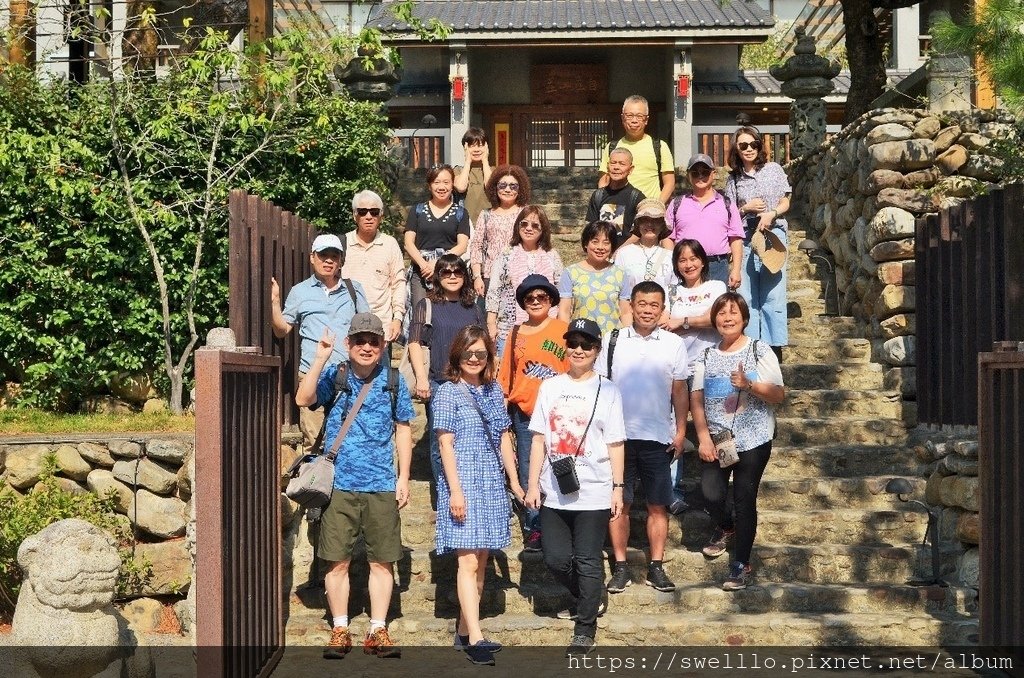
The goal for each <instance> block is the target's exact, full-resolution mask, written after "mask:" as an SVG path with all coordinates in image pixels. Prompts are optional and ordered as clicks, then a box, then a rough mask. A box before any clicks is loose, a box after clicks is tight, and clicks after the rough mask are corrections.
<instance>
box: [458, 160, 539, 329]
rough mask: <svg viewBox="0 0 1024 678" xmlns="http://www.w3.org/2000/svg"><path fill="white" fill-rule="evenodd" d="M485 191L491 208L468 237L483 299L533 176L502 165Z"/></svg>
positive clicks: (475, 283)
mask: <svg viewBox="0 0 1024 678" xmlns="http://www.w3.org/2000/svg"><path fill="white" fill-rule="evenodd" d="M484 192H486V193H487V199H488V200H490V201H491V209H488V210H484V211H483V212H481V213H480V216H479V217H478V218H477V220H476V221H475V222H474V224H473V237H472V238H470V240H469V265H470V268H471V269H472V270H473V289H474V290H475V291H476V294H477V296H478V297H480V298H483V297H484V295H485V294H487V290H488V289H490V280H491V278H492V277H493V276H492V275H491V270H492V268H493V267H494V262H495V260H496V259H497V258H498V257H499V256H500V255H501V253H502V252H504V251H505V250H507V249H508V246H509V242H510V241H511V239H512V233H513V229H514V227H515V224H516V222H517V221H518V220H519V214H520V210H521V209H522V208H523V205H525V204H526V203H528V202H530V179H529V177H527V176H526V172H524V171H523V168H522V167H519V166H518V165H502V166H500V167H498V168H497V169H495V170H494V171H493V172H491V178H490V179H488V180H487V183H486V184H485V185H484ZM491 338H492V339H493V338H494V335H491Z"/></svg>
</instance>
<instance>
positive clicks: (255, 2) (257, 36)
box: [246, 0, 274, 45]
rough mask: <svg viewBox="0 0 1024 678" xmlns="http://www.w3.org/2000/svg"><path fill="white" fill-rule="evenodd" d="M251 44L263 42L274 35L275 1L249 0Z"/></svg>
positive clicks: (249, 38)
mask: <svg viewBox="0 0 1024 678" xmlns="http://www.w3.org/2000/svg"><path fill="white" fill-rule="evenodd" d="M248 5H249V30H248V33H247V35H246V38H248V41H249V44H251V45H253V44H256V43H259V42H263V41H264V40H266V39H267V38H269V37H270V36H272V35H273V34H274V2H273V0H249V3H248Z"/></svg>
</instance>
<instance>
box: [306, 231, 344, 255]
mask: <svg viewBox="0 0 1024 678" xmlns="http://www.w3.org/2000/svg"><path fill="white" fill-rule="evenodd" d="M324 250H338V251H339V252H344V251H345V246H344V245H342V244H341V239H340V238H339V237H338V236H336V235H332V234H324V235H318V236H317V237H316V238H314V239H313V251H314V252H323V251H324Z"/></svg>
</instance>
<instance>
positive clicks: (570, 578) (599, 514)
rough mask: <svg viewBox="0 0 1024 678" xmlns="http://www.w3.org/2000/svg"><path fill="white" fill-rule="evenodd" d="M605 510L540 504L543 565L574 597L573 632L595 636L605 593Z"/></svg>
mask: <svg viewBox="0 0 1024 678" xmlns="http://www.w3.org/2000/svg"><path fill="white" fill-rule="evenodd" d="M610 517H611V512H610V511H609V510H608V509H598V510H596V511H566V510H564V509H553V508H548V507H547V506H542V507H541V509H540V529H541V547H542V548H543V549H544V564H545V565H547V566H548V569H549V570H551V574H553V575H554V577H555V579H557V580H558V582H559V583H560V584H561V585H562V586H564V587H565V588H567V589H569V593H571V594H572V596H573V598H575V599H576V612H577V614H578V615H579V616H578V617H577V619H576V629H575V630H574V631H573V633H574V634H576V635H582V636H587V637H589V638H594V637H595V635H596V633H597V609H598V607H600V605H601V596H602V595H603V594H604V550H603V549H604V535H605V532H607V531H608V519H609V518H610Z"/></svg>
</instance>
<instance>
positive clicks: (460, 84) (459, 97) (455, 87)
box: [452, 76, 466, 101]
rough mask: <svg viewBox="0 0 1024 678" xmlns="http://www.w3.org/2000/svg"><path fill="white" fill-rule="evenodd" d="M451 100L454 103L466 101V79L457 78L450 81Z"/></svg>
mask: <svg viewBox="0 0 1024 678" xmlns="http://www.w3.org/2000/svg"><path fill="white" fill-rule="evenodd" d="M452 99H455V101H465V99H466V79H465V78H463V77H461V76H458V77H455V78H453V79H452Z"/></svg>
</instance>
